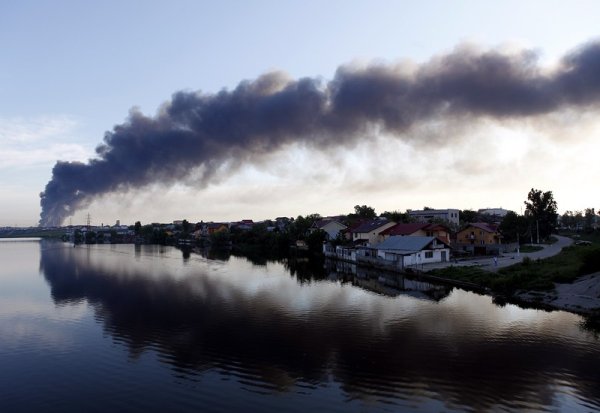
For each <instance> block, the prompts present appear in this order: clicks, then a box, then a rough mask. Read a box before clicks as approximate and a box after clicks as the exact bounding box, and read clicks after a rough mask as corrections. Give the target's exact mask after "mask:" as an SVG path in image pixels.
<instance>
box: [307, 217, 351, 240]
mask: <svg viewBox="0 0 600 413" xmlns="http://www.w3.org/2000/svg"><path fill="white" fill-rule="evenodd" d="M346 228H347V226H346V225H344V224H342V223H341V222H339V221H336V220H333V219H320V220H319V221H316V222H315V223H314V224H313V225H312V226H311V227H310V228H309V231H310V232H314V231H319V230H321V231H324V232H325V234H326V236H325V237H326V239H328V240H333V239H336V238H337V237H338V235H339V233H340V232H341V231H343V230H345V229H346Z"/></svg>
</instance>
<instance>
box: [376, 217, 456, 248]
mask: <svg viewBox="0 0 600 413" xmlns="http://www.w3.org/2000/svg"><path fill="white" fill-rule="evenodd" d="M393 236H403V237H406V236H409V237H435V238H439V239H440V240H442V241H444V242H445V243H446V244H450V229H449V228H448V227H446V226H445V225H442V224H429V223H423V222H414V223H408V224H405V223H400V224H396V225H394V226H393V227H390V228H388V229H386V230H385V231H382V232H381V234H379V237H380V241H385V240H386V239H388V238H389V237H393Z"/></svg>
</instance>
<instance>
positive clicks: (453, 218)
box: [408, 209, 460, 226]
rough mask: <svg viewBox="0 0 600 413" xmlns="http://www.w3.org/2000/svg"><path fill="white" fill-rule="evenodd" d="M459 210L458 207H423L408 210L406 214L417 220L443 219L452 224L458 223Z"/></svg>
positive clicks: (431, 220)
mask: <svg viewBox="0 0 600 413" xmlns="http://www.w3.org/2000/svg"><path fill="white" fill-rule="evenodd" d="M459 215H460V211H459V210H458V209H424V210H418V211H408V216H409V217H411V218H413V219H415V220H416V221H417V222H429V223H431V222H435V221H445V222H448V223H450V224H452V225H455V226H458V225H459V224H460V216H459Z"/></svg>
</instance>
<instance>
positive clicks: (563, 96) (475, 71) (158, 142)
mask: <svg viewBox="0 0 600 413" xmlns="http://www.w3.org/2000/svg"><path fill="white" fill-rule="evenodd" d="M599 103H600V42H595V43H588V44H585V45H583V46H581V47H579V48H577V49H576V50H575V51H573V52H571V53H569V54H568V55H566V56H565V57H564V58H563V59H562V61H561V63H560V65H559V66H558V67H557V68H555V69H554V70H552V71H550V70H544V68H542V67H540V66H539V65H538V62H537V57H536V54H535V53H533V52H530V51H524V52H521V53H517V54H506V53H501V52H498V51H485V52H481V51H477V52H476V51H473V50H466V49H461V50H457V51H455V52H453V53H450V54H447V55H443V56H439V57H436V58H434V59H432V60H431V61H429V62H427V63H424V64H422V65H420V66H417V67H413V68H412V69H410V70H408V69H406V68H402V67H398V66H385V65H373V66H369V67H366V68H360V69H358V68H351V67H340V68H339V69H338V71H337V73H336V75H335V77H334V79H333V80H332V81H330V82H328V83H323V82H321V81H320V80H317V79H310V78H303V79H299V80H289V79H286V78H285V76H284V75H282V74H281V73H269V74H265V75H263V76H261V77H260V78H258V79H256V80H254V81H244V82H241V83H240V84H239V85H238V86H237V87H236V88H235V89H234V90H231V91H228V90H223V91H221V92H219V93H217V94H214V95H209V94H202V93H191V92H178V93H175V94H174V95H173V97H172V100H171V101H170V102H168V103H166V104H165V105H164V106H163V107H162V108H161V109H160V111H159V113H158V114H157V115H156V116H154V117H147V116H144V115H142V114H141V113H138V112H135V111H132V113H131V114H130V116H129V119H128V120H127V122H125V123H124V124H122V125H118V126H116V127H114V129H113V130H112V131H111V132H107V133H106V136H105V137H104V144H102V145H100V146H99V147H98V148H97V149H96V152H97V155H98V156H97V158H95V159H91V160H90V161H89V162H88V163H86V164H84V163H80V162H61V161H59V162H57V163H56V165H55V166H54V168H53V170H52V179H51V180H50V182H48V184H47V185H46V188H45V190H44V192H42V193H41V194H40V197H41V206H42V213H41V219H40V225H43V226H49V225H59V224H61V223H62V221H63V220H64V219H65V218H66V217H67V216H69V215H71V214H72V213H73V212H74V211H75V210H77V209H78V208H82V207H84V206H87V205H88V204H89V203H90V202H91V201H92V200H93V199H94V198H95V197H97V196H100V195H103V194H106V193H110V192H114V191H122V190H127V189H129V188H133V187H141V186H144V185H148V184H151V183H164V184H168V183H173V182H175V181H178V180H183V179H186V178H187V177H189V175H190V172H191V171H194V172H195V173H196V174H199V175H200V182H202V183H203V184H206V183H208V182H209V181H210V179H211V178H212V177H214V175H215V173H216V172H217V171H218V170H219V169H221V170H222V169H224V168H225V169H227V168H231V167H232V166H233V167H235V165H240V164H243V163H244V162H247V161H249V160H256V159H258V158H260V156H261V155H262V154H265V153H273V152H274V151H277V150H280V149H282V148H284V147H285V146H286V145H289V144H293V143H300V144H303V145H307V146H310V147H313V148H315V149H321V150H322V149H327V148H329V147H339V146H344V145H351V144H353V143H355V142H356V141H357V140H358V139H360V138H361V137H365V136H367V135H368V133H367V132H369V131H371V130H373V129H374V128H377V130H380V131H382V132H385V133H388V134H392V135H397V136H399V137H402V136H408V132H410V129H411V127H414V126H416V125H418V124H420V123H424V122H427V121H429V120H433V119H438V118H461V119H462V118H465V117H467V118H468V117H491V118H494V119H498V120H502V119H506V118H520V117H527V116H536V115H544V114H548V113H552V112H556V111H560V110H564V109H568V108H574V107H578V108H586V109H589V108H591V107H595V106H597V105H598V104H599ZM451 138H452V137H448V139H451Z"/></svg>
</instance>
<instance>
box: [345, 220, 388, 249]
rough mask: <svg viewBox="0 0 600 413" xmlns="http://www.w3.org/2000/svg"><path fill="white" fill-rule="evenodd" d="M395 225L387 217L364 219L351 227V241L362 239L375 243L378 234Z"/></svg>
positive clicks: (377, 239) (371, 243) (370, 243)
mask: <svg viewBox="0 0 600 413" xmlns="http://www.w3.org/2000/svg"><path fill="white" fill-rule="evenodd" d="M394 225H396V223H395V222H393V221H389V220H387V219H381V218H380V219H373V220H369V221H366V222H364V223H362V224H361V225H359V226H358V227H356V228H353V229H352V241H354V242H358V241H364V242H365V243H368V245H375V244H377V243H378V241H379V234H381V233H382V232H383V231H385V230H386V229H388V228H391V227H393V226H394Z"/></svg>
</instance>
